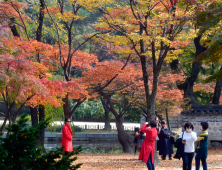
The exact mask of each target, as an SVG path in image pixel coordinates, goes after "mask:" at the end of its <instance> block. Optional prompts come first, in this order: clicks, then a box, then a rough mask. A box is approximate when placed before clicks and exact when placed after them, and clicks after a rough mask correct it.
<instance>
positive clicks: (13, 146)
mask: <svg viewBox="0 0 222 170" xmlns="http://www.w3.org/2000/svg"><path fill="white" fill-rule="evenodd" d="M27 121H28V119H27V115H25V114H23V115H21V117H20V118H19V120H17V122H16V123H13V124H12V125H9V127H8V128H7V129H8V130H9V131H10V132H11V135H9V136H8V137H6V138H1V137H0V159H1V163H0V168H1V169H5V170H12V169H13V170H14V169H15V170H17V169H18V170H20V169H33V170H37V169H47V170H55V169H61V170H62V169H67V170H68V169H79V168H80V167H81V165H82V164H81V163H79V164H76V165H71V164H70V163H71V162H73V161H75V160H76V159H77V157H76V156H75V157H73V158H70V157H71V156H74V155H76V154H79V153H80V152H81V146H80V147H78V148H75V149H74V151H73V152H70V153H69V154H68V155H67V156H63V157H62V158H61V155H63V148H57V149H56V150H52V151H50V152H49V153H47V154H42V153H41V149H40V148H36V144H35V141H36V139H38V138H39V132H40V130H41V129H44V128H45V127H46V126H47V125H48V124H49V119H46V120H45V121H41V122H40V123H39V124H36V125H34V126H32V127H30V128H29V127H27Z"/></svg>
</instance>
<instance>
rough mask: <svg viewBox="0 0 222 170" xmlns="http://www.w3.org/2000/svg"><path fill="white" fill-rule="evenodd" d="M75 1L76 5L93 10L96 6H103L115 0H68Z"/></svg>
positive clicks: (96, 8)
mask: <svg viewBox="0 0 222 170" xmlns="http://www.w3.org/2000/svg"><path fill="white" fill-rule="evenodd" d="M70 1H73V2H76V3H77V4H78V5H80V6H83V7H84V8H85V9H86V10H88V11H95V10H98V8H102V7H105V6H106V5H108V4H110V3H113V4H115V0H75V1H74V0H70Z"/></svg>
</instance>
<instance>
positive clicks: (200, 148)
mask: <svg viewBox="0 0 222 170" xmlns="http://www.w3.org/2000/svg"><path fill="white" fill-rule="evenodd" d="M200 124H201V128H202V132H201V133H200V136H199V137H198V138H197V142H198V143H197V149H196V152H197V154H196V157H195V164H196V170H199V169H200V160H201V162H202V165H203V170H207V161H206V160H207V155H208V123H207V122H201V123H200Z"/></svg>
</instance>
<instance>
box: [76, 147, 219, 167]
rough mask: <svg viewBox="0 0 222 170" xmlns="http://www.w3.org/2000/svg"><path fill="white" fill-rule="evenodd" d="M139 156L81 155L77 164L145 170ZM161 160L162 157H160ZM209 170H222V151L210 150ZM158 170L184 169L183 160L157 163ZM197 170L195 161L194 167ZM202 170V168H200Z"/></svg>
mask: <svg viewBox="0 0 222 170" xmlns="http://www.w3.org/2000/svg"><path fill="white" fill-rule="evenodd" d="M138 156H139V154H138V153H137V154H136V155H135V156H134V154H129V153H119V154H80V155H78V159H77V160H76V161H75V164H76V163H83V165H82V168H81V169H83V170H88V169H90V170H117V169H118V170H121V169H126V170H145V169H147V167H146V164H145V163H144V162H140V161H139V160H138ZM158 157H159V159H160V156H158ZM207 164H208V170H218V169H221V170H222V149H209V151H208V158H207ZM155 169H156V170H174V169H175V170H179V169H182V159H181V160H178V159H173V160H165V161H162V160H160V163H155ZM192 169H195V159H193V167H192ZM200 169H202V167H201V168H200Z"/></svg>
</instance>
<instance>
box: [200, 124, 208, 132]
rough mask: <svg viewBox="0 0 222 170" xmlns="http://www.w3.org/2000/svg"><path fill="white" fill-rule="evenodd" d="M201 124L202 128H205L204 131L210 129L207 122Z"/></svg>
mask: <svg viewBox="0 0 222 170" xmlns="http://www.w3.org/2000/svg"><path fill="white" fill-rule="evenodd" d="M200 124H201V126H202V127H203V129H204V130H207V129H208V127H209V125H208V123H207V122H201V123H200Z"/></svg>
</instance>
